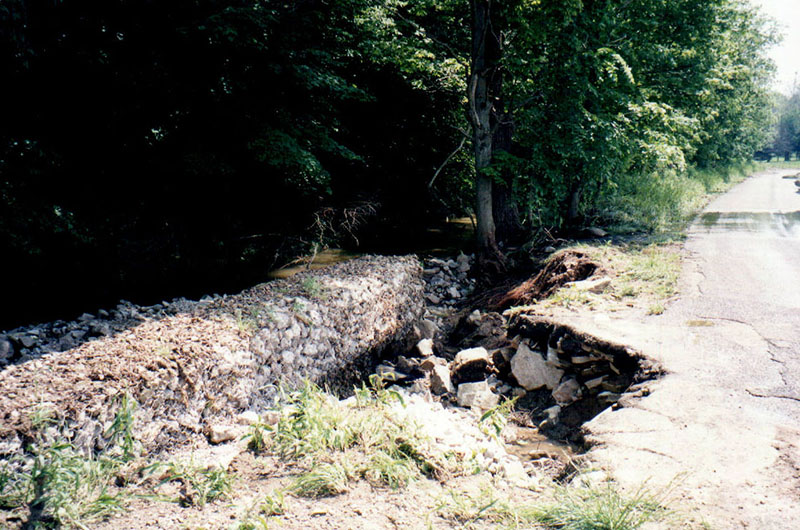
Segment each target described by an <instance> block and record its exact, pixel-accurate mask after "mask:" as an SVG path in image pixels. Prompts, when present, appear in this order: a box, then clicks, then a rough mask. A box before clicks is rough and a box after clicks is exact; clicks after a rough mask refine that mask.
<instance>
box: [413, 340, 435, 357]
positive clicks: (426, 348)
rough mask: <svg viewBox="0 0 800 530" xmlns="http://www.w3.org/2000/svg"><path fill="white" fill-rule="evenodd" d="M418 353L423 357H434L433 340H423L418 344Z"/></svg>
mask: <svg viewBox="0 0 800 530" xmlns="http://www.w3.org/2000/svg"><path fill="white" fill-rule="evenodd" d="M417 352H419V354H420V355H421V356H422V357H430V356H431V355H433V339H422V340H421V341H419V342H418V343H417Z"/></svg>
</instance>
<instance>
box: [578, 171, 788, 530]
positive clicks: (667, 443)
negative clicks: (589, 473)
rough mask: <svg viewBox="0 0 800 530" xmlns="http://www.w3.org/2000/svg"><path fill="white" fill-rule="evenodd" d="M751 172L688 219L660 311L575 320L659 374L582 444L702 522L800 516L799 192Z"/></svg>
mask: <svg viewBox="0 0 800 530" xmlns="http://www.w3.org/2000/svg"><path fill="white" fill-rule="evenodd" d="M795 173H797V171H796V170H795V171H791V170H782V171H769V172H764V173H760V174H758V175H756V176H754V177H752V178H750V179H748V180H746V181H745V182H743V183H742V184H740V185H738V186H736V187H735V188H733V189H732V190H731V191H730V192H729V193H727V194H725V195H723V196H721V197H719V198H718V199H717V200H715V201H714V202H713V203H712V204H711V205H710V206H709V207H708V208H707V209H706V211H705V212H704V213H703V214H702V215H701V216H700V217H699V218H698V221H697V222H696V223H695V224H694V225H693V226H692V228H691V229H690V232H689V237H688V239H687V242H686V247H685V260H684V270H683V274H682V287H681V298H680V299H679V300H678V301H677V302H676V303H674V304H673V305H672V306H671V307H670V308H669V309H668V310H667V312H666V313H665V314H663V315H661V316H658V317H648V318H646V319H639V320H636V321H631V320H630V319H626V318H613V317H611V318H609V317H599V318H598V317H589V318H587V319H585V320H584V321H583V322H581V325H582V326H583V327H584V328H585V329H587V331H592V332H594V333H596V334H599V335H601V336H603V335H604V336H607V337H609V338H612V339H613V340H617V341H624V342H625V343H626V344H630V345H631V346H633V347H635V348H637V349H640V350H641V351H643V352H645V353H646V354H648V355H649V356H651V357H653V358H654V359H656V360H657V361H659V362H660V363H661V364H662V365H663V366H664V367H665V369H666V370H667V371H668V372H669V374H668V375H667V376H666V377H664V378H663V379H661V380H659V381H657V382H654V383H652V385H651V388H650V395H649V396H647V397H645V398H642V399H637V400H634V401H630V402H628V403H627V404H626V406H625V407H623V408H621V409H619V410H617V411H607V412H606V413H603V414H601V415H600V416H598V417H597V418H595V419H594V420H593V421H592V422H591V423H590V424H589V425H588V428H589V430H590V432H591V436H590V439H591V440H592V441H593V442H594V443H596V444H597V445H596V447H595V448H594V449H593V451H592V455H593V456H594V457H595V459H596V461H597V462H599V463H600V464H601V465H604V466H607V467H608V468H610V469H611V470H612V471H613V474H614V475H615V476H616V477H617V478H618V480H620V482H622V483H623V484H625V483H627V484H630V485H634V484H639V483H641V482H642V481H644V480H647V481H648V482H649V485H650V486H652V487H656V488H658V487H668V486H670V487H672V488H673V491H674V493H673V495H674V497H675V500H676V504H681V505H684V506H686V507H687V508H689V509H691V510H692V511H693V517H694V519H695V520H696V521H701V522H707V523H709V524H710V525H711V526H712V527H713V528H770V529H787V530H788V529H795V528H797V527H798V526H797V525H798V521H800V193H798V192H797V190H798V188H797V187H796V186H795V185H794V180H793V179H791V178H785V177H786V176H788V175H792V174H795Z"/></svg>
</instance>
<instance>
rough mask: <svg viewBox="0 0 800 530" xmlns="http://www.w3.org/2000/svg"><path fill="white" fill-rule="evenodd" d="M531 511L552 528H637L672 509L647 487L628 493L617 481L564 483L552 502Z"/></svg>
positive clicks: (602, 529) (610, 529)
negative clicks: (573, 484)
mask: <svg viewBox="0 0 800 530" xmlns="http://www.w3.org/2000/svg"><path fill="white" fill-rule="evenodd" d="M529 515H530V516H531V517H532V518H533V519H534V520H535V521H536V522H538V523H540V524H542V525H544V527H545V528H549V529H565V530H635V529H637V528H641V527H642V526H643V525H644V524H645V523H648V522H650V521H655V520H659V519H663V518H665V517H666V516H668V515H670V512H669V511H668V510H667V509H666V508H665V507H664V499H663V495H660V494H656V493H653V492H651V491H649V490H647V489H645V488H641V489H640V490H639V491H637V492H635V493H634V494H632V495H626V494H624V493H622V492H621V491H620V490H619V489H618V487H617V486H616V485H615V484H613V483H611V482H605V483H602V484H600V485H581V486H578V487H573V486H564V487H561V488H559V489H558V490H557V492H556V496H555V501H554V502H553V503H552V504H549V505H546V506H543V507H537V508H534V509H532V510H531V511H530V512H529Z"/></svg>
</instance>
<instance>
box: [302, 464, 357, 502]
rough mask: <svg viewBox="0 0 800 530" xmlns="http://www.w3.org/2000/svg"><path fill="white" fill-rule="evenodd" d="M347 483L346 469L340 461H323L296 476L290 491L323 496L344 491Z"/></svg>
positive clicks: (310, 495)
mask: <svg viewBox="0 0 800 530" xmlns="http://www.w3.org/2000/svg"><path fill="white" fill-rule="evenodd" d="M347 483H348V476H347V471H346V470H345V469H344V467H343V466H342V465H341V464H340V463H338V462H334V463H324V464H319V465H317V466H315V467H314V469H313V470H311V471H308V472H306V473H303V474H301V475H300V476H298V477H297V478H296V479H295V481H294V483H293V484H292V486H291V491H292V493H294V494H296V495H300V496H302V497H323V496H327V495H337V494H339V493H344V492H345V491H347Z"/></svg>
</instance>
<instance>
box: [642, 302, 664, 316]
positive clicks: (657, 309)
mask: <svg viewBox="0 0 800 530" xmlns="http://www.w3.org/2000/svg"><path fill="white" fill-rule="evenodd" d="M665 310H666V309H665V308H664V306H663V305H662V304H653V305H651V306H650V307H649V308H647V314H648V315H660V314H662V313H664V311H665Z"/></svg>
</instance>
